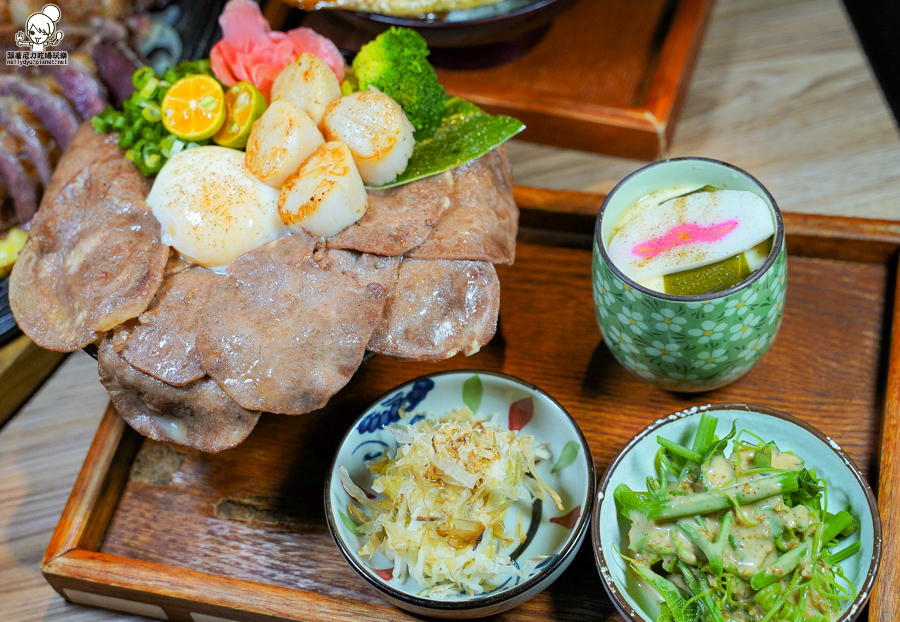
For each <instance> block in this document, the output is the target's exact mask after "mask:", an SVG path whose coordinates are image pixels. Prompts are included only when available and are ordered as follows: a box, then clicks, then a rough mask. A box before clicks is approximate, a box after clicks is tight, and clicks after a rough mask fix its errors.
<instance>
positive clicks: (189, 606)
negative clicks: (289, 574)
mask: <svg viewBox="0 0 900 622" xmlns="http://www.w3.org/2000/svg"><path fill="white" fill-rule="evenodd" d="M42 571H43V573H44V576H45V577H46V579H47V581H48V582H50V584H51V585H52V586H53V587H54V589H56V591H57V592H59V593H60V594H62V595H63V597H66V598H67V595H66V590H78V591H80V592H87V593H92V594H99V595H101V596H106V597H111V598H115V599H120V600H122V601H126V602H133V603H142V604H145V605H156V606H158V607H160V608H161V609H162V610H163V611H164V613H165V615H166V616H167V617H168V619H170V620H184V621H185V622H193V620H194V618H193V617H192V614H205V615H209V616H217V617H224V618H226V619H229V620H241V621H242V622H243V621H246V622H256V621H262V620H266V621H271V620H273V619H277V620H286V621H299V620H311V619H313V620H319V619H327V620H337V621H342V622H343V621H346V622H358V621H359V620H360V619H369V620H377V621H385V622H400V621H403V622H407V621H412V620H416V618H414V617H412V616H410V615H409V614H407V613H405V612H404V611H402V610H400V609H396V608H394V607H391V606H388V605H372V604H369V603H364V602H359V601H351V600H345V599H341V598H337V597H334V596H325V595H322V594H317V593H314V592H307V591H303V590H295V589H291V588H287V587H281V586H275V585H269V584H265V583H257V582H254V581H247V580H243V579H233V578H229V577H222V576H219V575H214V574H208V573H204V572H199V571H196V570H187V569H183V568H176V567H172V566H166V565H163V564H155V563H150V562H143V561H138V560H133V559H128V558H124V557H118V556H116V555H107V554H105V553H97V552H93V551H85V550H77V549H76V550H72V551H69V552H67V553H65V554H63V555H60V556H58V557H56V558H54V559H53V560H52V561H50V562H48V563H46V564H44V566H43V568H42ZM67 599H68V598H67Z"/></svg>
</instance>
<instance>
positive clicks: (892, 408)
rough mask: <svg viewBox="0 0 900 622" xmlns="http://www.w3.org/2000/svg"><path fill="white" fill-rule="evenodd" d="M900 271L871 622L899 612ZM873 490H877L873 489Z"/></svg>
mask: <svg viewBox="0 0 900 622" xmlns="http://www.w3.org/2000/svg"><path fill="white" fill-rule="evenodd" d="M898 296H900V268H898V272H897V281H896V286H895V288H894V310H893V318H892V322H891V327H892V328H891V345H890V355H889V359H888V373H887V386H886V387H885V393H886V394H885V405H884V414H883V415H882V418H881V443H880V460H879V462H880V464H879V468H878V488H877V490H878V513H879V514H880V515H881V532H882V541H881V547H882V552H883V554H882V556H881V569H880V570H879V571H878V580H877V581H876V582H875V586H874V588H873V589H872V599H871V601H870V602H869V620H870V621H875V620H877V621H879V622H882V621H884V622H887V621H888V620H894V619H896V615H897V612H898V611H900V590H898V589H897V586H900V555H898V554H897V551H900V304H897V301H898V300H900V298H898ZM873 488H874V487H873Z"/></svg>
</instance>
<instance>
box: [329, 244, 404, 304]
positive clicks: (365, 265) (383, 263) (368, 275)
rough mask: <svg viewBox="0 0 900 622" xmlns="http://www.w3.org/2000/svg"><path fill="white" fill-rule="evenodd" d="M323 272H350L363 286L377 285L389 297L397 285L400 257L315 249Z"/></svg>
mask: <svg viewBox="0 0 900 622" xmlns="http://www.w3.org/2000/svg"><path fill="white" fill-rule="evenodd" d="M313 259H314V260H315V262H316V264H318V266H319V267H320V268H322V269H323V270H338V271H339V272H350V273H353V275H354V276H355V277H356V279H357V280H358V281H359V282H360V283H363V284H365V285H368V284H369V283H377V284H378V285H380V286H381V288H382V289H383V290H384V295H385V296H390V295H391V293H393V291H394V287H395V286H396V284H397V268H398V266H399V265H400V257H380V256H378V255H370V254H369V253H358V252H354V251H344V250H334V249H328V250H325V249H324V248H317V249H316V252H315V253H314V255H313Z"/></svg>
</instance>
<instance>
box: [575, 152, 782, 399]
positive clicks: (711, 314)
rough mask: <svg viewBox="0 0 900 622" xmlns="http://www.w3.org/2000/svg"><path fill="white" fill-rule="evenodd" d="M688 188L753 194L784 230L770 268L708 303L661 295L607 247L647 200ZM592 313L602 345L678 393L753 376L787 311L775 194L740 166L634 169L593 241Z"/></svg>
mask: <svg viewBox="0 0 900 622" xmlns="http://www.w3.org/2000/svg"><path fill="white" fill-rule="evenodd" d="M683 184H698V185H711V186H715V187H717V188H724V189H731V190H748V191H750V192H753V193H755V194H757V195H758V196H759V197H761V198H762V199H763V200H764V201H765V202H766V204H767V205H768V206H769V207H770V208H771V210H772V214H773V216H774V218H775V223H776V232H775V240H774V243H773V245H772V250H771V251H770V252H769V255H768V257H767V258H766V261H765V263H764V264H763V266H762V267H761V268H760V269H759V270H757V271H756V272H754V273H753V274H752V275H750V277H749V278H747V279H746V280H744V281H742V282H740V283H738V284H737V285H735V286H733V287H731V288H729V289H727V290H724V291H720V292H714V293H709V294H703V295H700V296H673V295H671V294H663V293H660V292H656V291H653V290H650V289H647V288H645V287H643V286H641V285H638V284H637V283H635V282H634V281H632V280H631V279H629V278H628V277H626V276H625V275H624V274H623V273H622V272H621V271H620V270H619V269H618V268H617V267H616V266H615V265H613V264H612V262H611V261H610V259H609V255H608V254H607V252H606V244H607V243H608V242H609V239H610V238H611V237H612V234H613V232H614V227H615V225H616V222H617V221H618V220H619V218H620V217H621V216H622V213H623V212H624V211H625V210H626V209H627V208H628V207H629V206H630V205H632V204H633V203H634V202H635V201H637V200H638V199H640V198H641V197H644V196H646V195H647V194H649V193H651V192H654V191H657V190H660V189H664V188H669V187H673V186H679V185H683ZM592 273H593V284H594V308H595V310H596V314H597V323H598V324H599V325H600V330H601V331H602V332H603V338H604V341H606V345H607V346H608V347H609V349H610V351H611V352H612V353H613V355H614V356H615V357H616V359H617V360H618V361H619V362H620V363H621V364H622V365H624V366H625V368H626V369H628V370H629V371H630V372H632V373H634V374H636V375H637V376H639V377H641V378H644V379H645V380H648V381H650V382H652V383H653V384H656V385H657V386H660V387H662V388H665V389H669V390H673V391H708V390H710V389H715V388H718V387H721V386H724V385H726V384H728V383H730V382H733V381H735V380H737V379H738V378H740V377H741V376H743V375H744V374H745V373H747V372H748V371H749V370H750V368H752V367H753V366H754V365H755V364H756V363H757V361H759V359H760V358H762V356H763V354H765V353H766V351H767V350H768V349H769V346H771V345H772V341H773V340H774V339H775V335H776V333H777V332H778V327H779V326H780V325H781V316H782V313H783V311H784V296H785V289H786V287H787V257H786V252H785V247H784V223H783V221H782V218H781V212H780V211H779V210H778V206H777V205H776V203H775V199H773V198H772V195H770V194H769V192H768V191H767V190H766V189H765V188H764V187H763V186H762V184H760V183H759V182H758V181H757V180H756V179H754V178H753V177H752V176H751V175H750V174H748V173H746V172H744V171H742V170H741V169H739V168H737V167H734V166H731V165H729V164H726V163H724V162H719V161H718V160H708V159H705V158H676V159H671V160H663V161H661V162H656V163H654V164H650V165H648V166H646V167H644V168H642V169H640V170H638V171H635V172H634V173H632V174H631V175H629V176H628V177H626V178H625V179H623V180H622V181H621V182H619V184H618V185H617V186H616V187H615V188H614V189H613V190H612V192H610V193H609V195H608V196H607V197H606V200H605V201H604V202H603V206H602V207H601V208H600V213H599V214H598V215H597V226H596V229H595V234H594V262H593V270H592Z"/></svg>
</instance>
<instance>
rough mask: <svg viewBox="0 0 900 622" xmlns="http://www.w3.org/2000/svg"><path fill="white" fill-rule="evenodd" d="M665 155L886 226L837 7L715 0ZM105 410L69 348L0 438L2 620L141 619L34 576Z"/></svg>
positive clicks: (884, 165) (882, 129)
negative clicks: (735, 170) (740, 172)
mask: <svg viewBox="0 0 900 622" xmlns="http://www.w3.org/2000/svg"><path fill="white" fill-rule="evenodd" d="M597 44H598V45H602V44H603V42H598V43H597ZM510 152H511V155H512V159H513V164H514V168H515V174H516V181H517V183H520V184H526V185H533V186H545V187H552V188H565V189H573V190H591V191H595V192H606V191H608V190H609V189H611V188H612V186H613V185H614V184H615V183H616V182H617V181H618V180H619V179H621V178H622V177H623V176H624V175H626V174H628V173H630V172H631V171H633V170H635V169H637V168H639V167H640V166H642V165H643V164H644V163H643V162H640V161H636V160H625V159H620V158H611V157H604V156H598V155H594V154H586V153H580V152H575V151H568V150H562V149H557V148H552V147H544V146H539V145H533V144H527V143H519V142H514V143H513V144H512V145H511V146H510ZM669 155H670V156H673V157H677V156H686V155H700V156H706V157H713V158H718V159H722V160H725V161H727V162H730V163H732V164H735V165H737V166H740V167H741V168H744V169H745V170H747V171H749V172H751V173H752V174H753V175H755V176H756V177H757V178H758V179H759V180H760V181H761V182H762V183H763V184H765V185H766V186H767V187H768V188H769V189H770V190H771V192H772V194H773V195H774V196H775V197H776V199H777V201H778V203H779V204H780V206H781V207H782V209H784V210H785V211H794V212H806V213H821V214H840V215H853V216H861V217H870V218H885V219H893V220H900V179H898V178H900V136H898V132H897V127H896V125H895V123H894V121H893V119H892V118H891V116H890V113H889V111H888V109H887V107H886V106H885V103H884V100H883V98H882V96H881V94H880V91H879V90H878V87H877V85H876V83H875V81H874V78H873V76H872V73H871V71H870V69H869V67H868V65H867V64H866V61H865V59H864V57H863V55H862V52H861V50H860V47H859V45H858V43H857V41H856V38H855V36H854V34H853V31H852V29H851V27H850V25H849V22H848V20H847V18H846V16H845V14H844V13H843V9H842V7H841V5H840V2H839V0H792V1H791V2H784V1H783V0H720V1H719V2H718V3H717V4H716V7H715V9H714V13H713V17H712V20H711V22H710V27H709V31H708V34H707V39H706V41H705V43H704V45H703V48H702V50H701V54H700V58H699V61H698V64H697V68H696V70H695V72H694V76H693V83H692V85H691V88H690V90H689V92H688V95H687V99H686V101H685V106H684V110H683V112H682V117H681V121H680V125H679V126H678V128H677V129H676V132H675V135H674V138H673V140H672V144H671V147H670V153H669ZM5 397H6V396H3V395H0V400H2V399H4V398H5ZM106 403H107V396H106V392H105V391H104V389H103V387H102V386H101V385H100V383H99V381H98V379H97V371H96V363H95V362H94V361H93V359H91V358H90V357H88V356H87V355H85V354H83V353H76V354H73V355H71V356H70V357H69V358H68V359H67V360H66V362H65V363H64V364H63V365H62V366H61V367H60V368H59V369H57V371H56V372H55V373H54V375H53V376H52V378H51V379H50V381H49V382H47V383H46V384H45V385H44V387H43V388H42V389H41V391H40V392H39V393H38V394H36V395H35V396H34V397H33V398H32V399H31V401H30V402H29V403H28V404H27V405H26V406H25V407H23V408H22V410H21V411H20V412H19V413H18V414H17V415H15V416H14V417H13V418H12V419H11V420H10V421H9V422H8V423H7V424H6V425H5V426H4V427H3V428H2V429H0V619H2V620H4V621H10V622H33V621H39V620H46V621H52V622H87V621H94V620H97V621H122V622H124V621H126V620H135V621H137V620H143V619H144V618H140V617H137V616H133V615H128V614H124V613H115V612H109V611H103V610H98V609H89V608H84V607H80V606H76V605H69V604H67V603H65V602H64V601H63V600H62V599H61V598H60V597H59V596H58V595H57V594H56V593H55V592H54V591H53V590H52V589H51V588H50V586H49V585H48V584H47V583H46V582H45V581H44V580H43V578H42V576H41V574H40V570H39V565H40V560H41V557H42V556H43V553H44V550H45V549H46V546H47V543H48V542H49V539H50V535H51V533H52V531H53V528H54V527H55V525H56V522H57V520H58V518H59V515H60V513H61V511H62V508H63V506H64V504H65V501H66V498H67V496H68V493H69V490H70V489H71V486H72V484H73V483H74V480H75V477H76V475H77V473H78V469H79V467H80V466H81V463H82V461H83V459H84V456H85V454H86V453H87V449H88V445H89V444H90V441H91V439H92V438H93V435H94V432H95V430H96V427H97V424H98V423H99V421H100V418H101V416H102V415H103V412H104V409H105V406H106Z"/></svg>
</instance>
